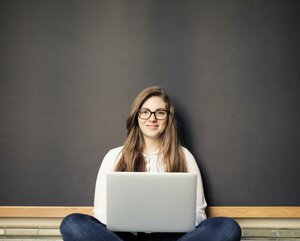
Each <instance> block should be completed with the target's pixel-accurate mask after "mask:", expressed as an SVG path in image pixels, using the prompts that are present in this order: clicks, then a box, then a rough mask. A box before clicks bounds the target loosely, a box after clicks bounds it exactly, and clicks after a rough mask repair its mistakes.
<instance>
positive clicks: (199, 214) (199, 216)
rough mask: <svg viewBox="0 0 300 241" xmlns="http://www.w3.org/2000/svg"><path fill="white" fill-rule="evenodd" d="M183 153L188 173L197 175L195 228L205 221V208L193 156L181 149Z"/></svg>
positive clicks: (199, 177) (198, 171)
mask: <svg viewBox="0 0 300 241" xmlns="http://www.w3.org/2000/svg"><path fill="white" fill-rule="evenodd" d="M183 152H184V155H185V158H186V162H187V169H188V172H191V173H196V174H197V205H196V226H197V225H198V224H199V223H200V222H202V221H203V220H205V219H206V214H205V208H206V207H207V204H206V200H205V197H204V190H203V183H202V177H201V173H200V170H199V167H198V165H197V162H196V160H195V158H194V156H193V155H192V154H191V153H190V151H189V150H187V149H186V148H183Z"/></svg>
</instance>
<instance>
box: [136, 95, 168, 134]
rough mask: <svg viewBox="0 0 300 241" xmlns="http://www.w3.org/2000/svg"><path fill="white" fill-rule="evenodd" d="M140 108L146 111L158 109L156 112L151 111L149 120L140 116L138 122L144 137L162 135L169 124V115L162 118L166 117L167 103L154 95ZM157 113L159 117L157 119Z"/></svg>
mask: <svg viewBox="0 0 300 241" xmlns="http://www.w3.org/2000/svg"><path fill="white" fill-rule="evenodd" d="M140 110H141V111H142V112H144V113H145V112H147V110H148V111H151V112H155V111H156V114H154V113H151V116H150V118H149V119H147V120H145V119H142V118H141V117H138V124H139V127H140V130H141V132H142V133H143V135H144V138H148V139H159V138H160V135H161V134H162V133H163V132H164V130H165V128H166V125H167V117H166V118H165V119H164V120H160V119H161V118H163V117H164V111H165V110H166V103H165V102H164V100H163V99H162V98H161V97H159V96H152V97H150V98H149V99H148V100H146V101H145V103H144V104H143V105H142V107H141V108H140ZM159 111H161V112H159ZM155 115H156V117H158V118H159V119H157V118H156V117H155Z"/></svg>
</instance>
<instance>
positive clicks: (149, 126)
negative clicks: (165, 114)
mask: <svg viewBox="0 0 300 241" xmlns="http://www.w3.org/2000/svg"><path fill="white" fill-rule="evenodd" d="M146 126H147V127H148V128H149V129H151V130H154V129H157V128H158V126H159V125H146Z"/></svg>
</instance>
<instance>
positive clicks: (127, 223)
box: [107, 172, 197, 232]
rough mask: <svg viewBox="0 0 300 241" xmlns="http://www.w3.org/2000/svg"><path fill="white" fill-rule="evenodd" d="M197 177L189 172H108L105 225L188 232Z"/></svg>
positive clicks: (193, 216)
mask: <svg viewBox="0 0 300 241" xmlns="http://www.w3.org/2000/svg"><path fill="white" fill-rule="evenodd" d="M196 186H197V177H196V174H192V173H144V172H112V173H109V174H108V175H107V228H108V229H110V230H112V231H127V232H188V231H191V230H193V229H194V228H195V219H196Z"/></svg>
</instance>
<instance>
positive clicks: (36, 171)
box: [0, 0, 300, 206]
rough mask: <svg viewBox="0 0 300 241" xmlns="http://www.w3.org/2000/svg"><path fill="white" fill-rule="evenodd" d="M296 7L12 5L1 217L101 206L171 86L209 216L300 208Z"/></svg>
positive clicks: (1, 87)
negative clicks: (149, 101) (227, 208)
mask: <svg viewBox="0 0 300 241" xmlns="http://www.w3.org/2000/svg"><path fill="white" fill-rule="evenodd" d="M299 10H300V8H299V1H296V0H295V1H290V0H270V1H266V0H262V1H239V0H236V1H234V0H229V1H211V0H200V1H174V0H172V1H171V0H135V1H129V0H120V1H115V0H99V1H96V0H82V1H79V0H77V1H59V0H25V1H24V0H1V1H0V161H1V169H0V205H92V204H93V195H94V183H95V179H96V175H97V171H98V167H99V165H100V163H101V161H102V158H103V156H104V155H105V153H106V152H107V151H108V150H109V149H110V148H113V147H116V146H119V145H122V143H123V141H124V137H125V135H126V130H125V120H126V118H127V113H128V110H129V107H130V104H131V102H132V100H133V99H134V97H135V96H136V94H137V93H138V92H139V91H140V90H141V89H143V88H145V87H148V86H150V85H153V84H157V85H160V86H162V87H164V88H166V89H167V90H168V92H169V94H170V95H171V98H172V100H173V102H174V104H175V108H176V111H177V118H178V121H179V123H180V129H181V132H182V133H184V134H183V139H184V141H185V145H186V146H187V147H188V148H189V149H190V150H191V151H192V152H193V154H194V156H195V157H196V159H197V161H198V164H199V167H200V168H201V171H202V175H203V181H204V186H205V192H206V197H207V201H208V204H209V205H238V206H241V205H299V200H300V193H299V187H298V183H299V182H298V181H297V180H298V178H297V177H298V173H299V169H300V164H299V156H300V155H299V154H300V151H299V143H300V132H299V123H300V120H299V119H300V118H299V116H300V115H299V109H300V108H299V107H300V106H299V103H300V101H299V100H300V97H299V90H300V84H299V72H300V64H299V59H300V58H299V42H300V39H299V33H300V21H299V20H300V19H299Z"/></svg>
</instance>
